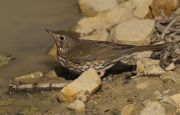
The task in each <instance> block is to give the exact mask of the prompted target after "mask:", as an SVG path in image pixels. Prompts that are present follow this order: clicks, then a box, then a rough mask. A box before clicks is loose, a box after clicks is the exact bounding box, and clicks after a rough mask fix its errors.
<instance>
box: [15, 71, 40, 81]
mask: <svg viewBox="0 0 180 115" xmlns="http://www.w3.org/2000/svg"><path fill="white" fill-rule="evenodd" d="M42 76H43V72H41V71H36V72H33V73H30V74H26V75H22V76H17V77H15V78H14V80H15V81H23V80H27V79H38V78H41V77H42Z"/></svg>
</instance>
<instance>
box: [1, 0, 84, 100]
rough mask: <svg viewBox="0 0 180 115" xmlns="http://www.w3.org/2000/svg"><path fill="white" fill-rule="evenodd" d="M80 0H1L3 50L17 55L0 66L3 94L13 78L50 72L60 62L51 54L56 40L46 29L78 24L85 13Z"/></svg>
mask: <svg viewBox="0 0 180 115" xmlns="http://www.w3.org/2000/svg"><path fill="white" fill-rule="evenodd" d="M76 4H77V1H76V0H53V1H50V0H0V53H2V54H5V55H12V56H15V57H16V59H15V60H12V61H11V62H10V63H9V65H7V66H4V67H3V68H1V69H0V93H1V94H0V98H1V97H4V96H5V95H3V94H5V91H7V89H8V85H9V80H10V79H13V78H14V77H15V76H17V75H22V74H24V73H28V72H33V71H36V70H40V71H43V72H47V71H49V70H51V69H52V66H53V65H54V64H56V63H58V62H57V61H56V60H55V59H54V58H53V57H51V56H48V55H47V50H48V48H49V47H50V46H52V45H53V44H54V40H53V38H52V37H51V36H50V35H49V34H48V33H47V32H46V31H45V30H44V29H52V30H61V29H63V30H67V29H69V28H71V27H72V26H74V25H75V24H76V22H77V21H78V20H79V19H80V18H81V17H82V16H81V14H80V13H78V12H76V11H75V9H74V7H75V5H76ZM1 99H2V98H1Z"/></svg>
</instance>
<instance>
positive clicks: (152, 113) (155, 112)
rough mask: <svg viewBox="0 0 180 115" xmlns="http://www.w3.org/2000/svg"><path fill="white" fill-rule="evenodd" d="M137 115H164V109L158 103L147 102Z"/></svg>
mask: <svg viewBox="0 0 180 115" xmlns="http://www.w3.org/2000/svg"><path fill="white" fill-rule="evenodd" d="M139 115H165V109H164V107H163V106H162V105H161V104H159V103H158V102H149V103H147V104H146V107H145V108H144V109H143V110H141V112H140V114H139Z"/></svg>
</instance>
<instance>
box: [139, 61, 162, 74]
mask: <svg viewBox="0 0 180 115" xmlns="http://www.w3.org/2000/svg"><path fill="white" fill-rule="evenodd" d="M136 71H137V75H161V74H163V73H165V71H164V70H163V69H162V68H161V67H160V66H159V60H153V59H149V58H142V59H141V60H138V61H137V68H136Z"/></svg>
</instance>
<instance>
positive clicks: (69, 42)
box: [45, 29, 79, 52]
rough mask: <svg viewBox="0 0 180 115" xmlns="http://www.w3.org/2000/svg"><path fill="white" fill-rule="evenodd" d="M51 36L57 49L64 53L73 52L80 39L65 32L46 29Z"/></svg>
mask: <svg viewBox="0 0 180 115" xmlns="http://www.w3.org/2000/svg"><path fill="white" fill-rule="evenodd" d="M45 30H46V31H47V32H48V33H49V34H51V35H52V36H53V37H54V40H55V42H56V46H57V48H59V49H60V50H61V51H63V52H67V51H68V50H71V49H72V48H73V47H74V46H75V45H76V44H77V42H78V41H79V39H78V37H77V36H76V35H75V34H73V33H71V32H67V31H64V30H58V31H52V30H49V29H45Z"/></svg>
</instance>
